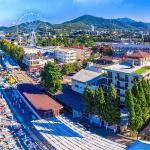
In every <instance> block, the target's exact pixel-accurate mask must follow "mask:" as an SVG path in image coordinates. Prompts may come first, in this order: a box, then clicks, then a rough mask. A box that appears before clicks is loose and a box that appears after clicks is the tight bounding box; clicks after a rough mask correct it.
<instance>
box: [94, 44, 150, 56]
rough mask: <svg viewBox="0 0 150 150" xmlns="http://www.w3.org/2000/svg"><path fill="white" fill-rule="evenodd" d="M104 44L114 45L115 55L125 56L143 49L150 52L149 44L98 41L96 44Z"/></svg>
mask: <svg viewBox="0 0 150 150" xmlns="http://www.w3.org/2000/svg"><path fill="white" fill-rule="evenodd" d="M103 44H105V45H109V46H110V47H112V49H113V56H114V57H120V56H125V55H128V54H131V53H133V52H137V51H141V50H142V51H145V52H150V45H148V44H132V43H111V42H105V43H101V42H98V43H96V46H99V45H103Z"/></svg>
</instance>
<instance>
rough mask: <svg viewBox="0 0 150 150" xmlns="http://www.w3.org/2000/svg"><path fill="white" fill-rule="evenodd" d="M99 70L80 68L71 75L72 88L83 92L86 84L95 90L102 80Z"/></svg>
mask: <svg viewBox="0 0 150 150" xmlns="http://www.w3.org/2000/svg"><path fill="white" fill-rule="evenodd" d="M101 74H102V73H100V72H94V71H90V70H85V69H82V70H80V71H79V72H78V73H76V74H75V75H74V76H73V77H72V90H73V91H75V92H77V93H80V94H83V92H84V89H85V87H86V86H90V87H91V89H92V90H95V89H96V87H97V86H98V85H100V82H102V81H104V80H103V78H102V76H101Z"/></svg>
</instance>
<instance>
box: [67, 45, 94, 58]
mask: <svg viewBox="0 0 150 150" xmlns="http://www.w3.org/2000/svg"><path fill="white" fill-rule="evenodd" d="M65 48H68V49H70V50H71V49H72V50H74V51H76V53H77V60H81V61H83V60H84V59H87V58H89V57H90V56H91V53H92V51H91V50H90V49H89V48H87V47H85V46H82V45H81V46H68V47H65Z"/></svg>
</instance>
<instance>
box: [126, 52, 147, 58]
mask: <svg viewBox="0 0 150 150" xmlns="http://www.w3.org/2000/svg"><path fill="white" fill-rule="evenodd" d="M127 57H128V58H146V57H150V53H147V52H143V51H139V52H135V53H133V54H130V55H128V56H127Z"/></svg>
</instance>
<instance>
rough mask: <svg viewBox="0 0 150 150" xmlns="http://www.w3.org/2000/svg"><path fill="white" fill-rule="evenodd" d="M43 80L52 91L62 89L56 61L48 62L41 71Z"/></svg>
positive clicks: (45, 85)
mask: <svg viewBox="0 0 150 150" xmlns="http://www.w3.org/2000/svg"><path fill="white" fill-rule="evenodd" d="M41 82H42V84H43V85H44V87H45V88H46V89H47V90H48V91H49V92H51V93H55V92H57V91H58V90H61V88H62V86H61V76H60V73H59V71H58V70H57V68H56V66H55V64H54V63H52V62H48V63H47V64H45V66H44V69H43V70H42V71H41Z"/></svg>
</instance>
